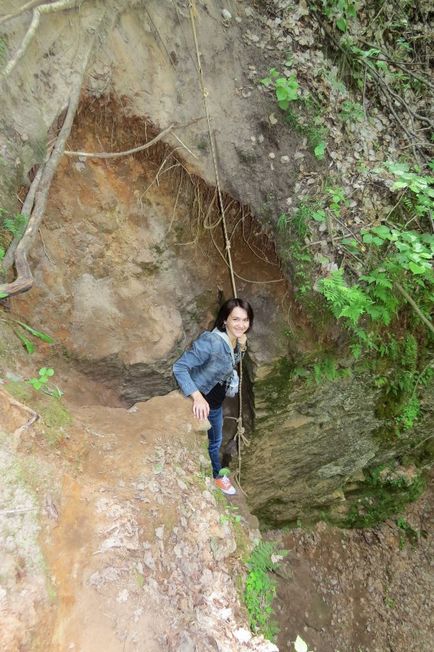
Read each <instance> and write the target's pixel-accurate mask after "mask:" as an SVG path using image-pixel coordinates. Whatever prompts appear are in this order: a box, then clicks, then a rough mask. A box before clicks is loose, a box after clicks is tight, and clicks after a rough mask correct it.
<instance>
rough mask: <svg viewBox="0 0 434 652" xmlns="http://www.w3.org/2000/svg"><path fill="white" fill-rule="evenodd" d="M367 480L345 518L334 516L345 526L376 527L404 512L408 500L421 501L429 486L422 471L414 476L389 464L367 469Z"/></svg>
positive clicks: (337, 522)
mask: <svg viewBox="0 0 434 652" xmlns="http://www.w3.org/2000/svg"><path fill="white" fill-rule="evenodd" d="M364 474H365V483H364V485H363V489H362V490H361V492H360V494H359V496H358V498H357V500H356V501H355V502H353V503H352V505H351V507H350V510H349V511H348V513H347V514H346V516H344V517H343V518H342V519H339V518H336V517H332V518H331V519H329V520H331V521H332V522H333V524H334V525H339V526H341V527H346V528H353V527H373V526H375V525H377V524H378V523H382V522H383V521H385V520H386V519H388V518H391V517H392V516H396V515H397V514H399V513H401V512H402V511H403V509H404V508H405V506H406V505H407V504H408V503H411V502H413V501H415V500H417V499H418V498H419V497H420V496H421V495H422V493H423V491H424V489H425V487H426V480H425V478H424V477H423V475H422V474H421V473H419V474H417V475H415V476H414V477H413V478H408V477H406V476H405V475H399V474H397V473H396V472H395V471H394V470H393V469H391V468H390V467H387V466H386V465H380V466H376V467H372V468H371V469H369V470H367V471H365V472H364Z"/></svg>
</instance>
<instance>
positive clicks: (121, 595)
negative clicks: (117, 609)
mask: <svg viewBox="0 0 434 652" xmlns="http://www.w3.org/2000/svg"><path fill="white" fill-rule="evenodd" d="M128 596H129V593H128V591H127V589H123V591H119V593H118V597H117V598H116V602H119V604H120V603H121V602H126V601H127V600H128Z"/></svg>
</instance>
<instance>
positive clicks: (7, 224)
mask: <svg viewBox="0 0 434 652" xmlns="http://www.w3.org/2000/svg"><path fill="white" fill-rule="evenodd" d="M27 220H28V218H27V215H23V214H22V213H17V214H16V215H14V216H13V217H6V218H4V220H3V228H4V229H6V231H9V233H11V234H12V235H13V236H14V237H16V236H17V237H21V236H22V235H23V233H24V231H25V229H26V226H27Z"/></svg>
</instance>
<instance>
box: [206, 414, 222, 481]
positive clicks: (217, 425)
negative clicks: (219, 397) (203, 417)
mask: <svg viewBox="0 0 434 652" xmlns="http://www.w3.org/2000/svg"><path fill="white" fill-rule="evenodd" d="M208 421H209V422H210V424H211V428H210V429H209V430H208V442H209V443H208V453H209V456H210V459H211V465H212V475H213V478H216V477H217V476H218V474H219V472H220V469H221V468H222V465H221V464H220V446H221V445H222V440H223V408H222V406H220V407H218V408H215V409H213V408H211V409H210V411H209V415H208Z"/></svg>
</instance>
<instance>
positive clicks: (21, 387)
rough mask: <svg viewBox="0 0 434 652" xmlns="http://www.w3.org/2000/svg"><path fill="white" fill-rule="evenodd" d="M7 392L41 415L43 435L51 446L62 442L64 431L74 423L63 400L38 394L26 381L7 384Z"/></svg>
mask: <svg viewBox="0 0 434 652" xmlns="http://www.w3.org/2000/svg"><path fill="white" fill-rule="evenodd" d="M6 390H7V391H8V392H9V393H10V394H11V395H12V396H13V397H14V398H16V399H17V400H18V401H20V402H21V403H25V404H26V405H29V406H30V407H31V408H32V409H33V410H35V412H37V413H38V414H39V415H40V417H41V422H42V426H43V434H44V437H45V438H46V440H47V442H48V443H49V444H50V445H52V446H54V445H56V444H58V443H60V442H61V441H62V439H63V437H64V434H65V433H64V429H65V428H67V427H68V426H69V425H70V424H71V423H72V417H71V414H70V412H69V410H68V409H67V408H66V407H65V405H64V404H63V403H62V401H61V400H59V399H57V398H55V397H53V396H48V395H46V394H42V393H39V394H37V393H36V392H35V391H34V390H33V388H32V387H31V386H30V385H29V383H26V382H24V381H22V382H11V383H7V384H6Z"/></svg>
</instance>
